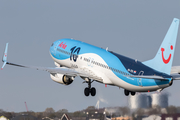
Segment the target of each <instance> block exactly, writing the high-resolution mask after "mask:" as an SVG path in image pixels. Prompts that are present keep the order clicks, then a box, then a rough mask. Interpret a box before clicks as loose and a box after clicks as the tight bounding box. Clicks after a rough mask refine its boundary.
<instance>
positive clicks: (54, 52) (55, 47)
mask: <svg viewBox="0 0 180 120" xmlns="http://www.w3.org/2000/svg"><path fill="white" fill-rule="evenodd" d="M59 44H60V41H58V42H56V43H55V45H54V50H53V54H54V56H56V51H57V47H58V45H59Z"/></svg>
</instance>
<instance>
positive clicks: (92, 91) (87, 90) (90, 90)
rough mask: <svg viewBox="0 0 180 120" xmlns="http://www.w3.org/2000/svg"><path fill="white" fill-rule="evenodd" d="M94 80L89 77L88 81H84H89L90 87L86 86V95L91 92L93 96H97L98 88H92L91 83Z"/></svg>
mask: <svg viewBox="0 0 180 120" xmlns="http://www.w3.org/2000/svg"><path fill="white" fill-rule="evenodd" d="M93 81H94V80H93ZM93 81H91V79H89V80H88V81H85V82H83V83H88V87H86V88H85V89H84V94H85V96H89V94H91V96H95V95H96V89H95V88H94V87H92V88H91V83H92V82H93Z"/></svg>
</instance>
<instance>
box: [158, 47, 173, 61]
mask: <svg viewBox="0 0 180 120" xmlns="http://www.w3.org/2000/svg"><path fill="white" fill-rule="evenodd" d="M170 49H171V50H173V46H172V45H171V46H170ZM161 51H162V60H163V62H164V63H165V64H168V63H169V61H170V60H171V54H170V55H169V57H168V59H165V58H164V51H165V49H164V48H161Z"/></svg>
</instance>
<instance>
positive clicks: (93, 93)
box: [91, 87, 96, 96]
mask: <svg viewBox="0 0 180 120" xmlns="http://www.w3.org/2000/svg"><path fill="white" fill-rule="evenodd" d="M91 95H92V96H95V95H96V89H95V88H94V87H93V88H91Z"/></svg>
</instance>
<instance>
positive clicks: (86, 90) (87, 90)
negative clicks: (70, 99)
mask: <svg viewBox="0 0 180 120" xmlns="http://www.w3.org/2000/svg"><path fill="white" fill-rule="evenodd" d="M89 92H90V90H89V88H85V89H84V94H85V96H89Z"/></svg>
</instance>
